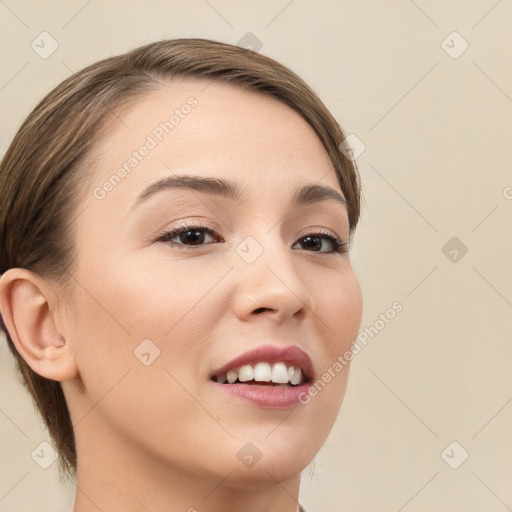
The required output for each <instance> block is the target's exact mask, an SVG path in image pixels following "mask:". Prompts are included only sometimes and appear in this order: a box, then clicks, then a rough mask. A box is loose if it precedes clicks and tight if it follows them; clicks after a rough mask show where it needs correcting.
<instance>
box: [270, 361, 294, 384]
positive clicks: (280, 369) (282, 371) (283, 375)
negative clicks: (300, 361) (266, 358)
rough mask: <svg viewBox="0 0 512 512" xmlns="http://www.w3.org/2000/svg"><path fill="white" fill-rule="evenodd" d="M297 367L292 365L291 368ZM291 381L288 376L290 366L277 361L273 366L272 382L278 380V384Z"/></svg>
mask: <svg viewBox="0 0 512 512" xmlns="http://www.w3.org/2000/svg"><path fill="white" fill-rule="evenodd" d="M292 368H293V369H294V370H295V368H294V367H293V366H290V369H292ZM288 381H289V378H288V368H286V365H285V364H284V363H275V364H274V366H273V367H272V382H276V383H278V384H287V383H288Z"/></svg>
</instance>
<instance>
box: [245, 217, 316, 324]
mask: <svg viewBox="0 0 512 512" xmlns="http://www.w3.org/2000/svg"><path fill="white" fill-rule="evenodd" d="M251 233H252V234H250V235H247V236H246V237H245V238H244V239H243V240H242V242H241V243H240V244H239V245H238V246H237V247H236V248H235V252H236V258H237V260H238V261H236V264H235V268H236V271H237V274H238V276H239V283H238V295H237V300H236V310H237V313H238V314H239V315H242V316H243V315H250V314H251V313H253V312H256V313H258V312H260V311H261V310H262V308H265V309H271V310H276V312H277V315H278V316H280V317H285V316H292V315H294V314H296V313H297V312H299V311H303V312H304V311H305V310H307V309H310V308H311V307H312V297H311V295H310V292H309V290H308V288H307V285H306V283H305V282H304V280H303V279H301V275H300V274H299V273H298V271H297V265H296V264H295V263H294V255H293V251H295V250H296V249H292V248H291V246H290V245H287V244H286V243H285V242H284V241H283V240H282V238H281V235H280V233H279V229H278V228H277V227H275V228H274V229H270V230H269V229H268V228H267V229H263V228H260V229H258V230H256V229H253V230H252V232H251Z"/></svg>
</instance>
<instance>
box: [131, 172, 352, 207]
mask: <svg viewBox="0 0 512 512" xmlns="http://www.w3.org/2000/svg"><path fill="white" fill-rule="evenodd" d="M170 189H185V190H193V191H197V192H203V193H205V194H209V195H212V196H219V197H223V198H227V199H231V200H233V201H236V202H239V203H241V202H243V201H245V200H246V196H245V195H244V192H245V189H244V188H243V187H242V186H240V184H239V183H237V182H236V181H231V180H226V179H221V178H209V177H202V176H190V175H180V176H178V175H174V176H166V177H165V178H162V179H160V180H158V181H156V182H154V183H152V184H150V185H149V186H148V187H146V188H145V189H144V190H143V191H142V193H141V194H140V195H139V196H138V197H137V199H136V201H135V202H134V204H133V206H132V208H131V209H132V210H133V209H134V208H136V207H137V206H139V205H141V204H142V203H144V202H145V201H147V200H148V199H149V198H150V197H151V196H153V195H155V194H156V193H157V192H160V191H162V190H170ZM332 200H334V201H336V202H337V203H339V204H342V205H343V206H345V207H346V206H347V202H346V200H345V198H344V197H343V196H342V195H341V194H340V193H339V192H337V191H336V190H335V189H333V188H331V187H326V186H324V185H316V184H310V185H303V186H302V187H298V188H297V189H295V191H294V192H293V194H292V198H291V201H290V203H291V206H292V207H297V206H304V205H310V204H315V203H319V202H322V201H332Z"/></svg>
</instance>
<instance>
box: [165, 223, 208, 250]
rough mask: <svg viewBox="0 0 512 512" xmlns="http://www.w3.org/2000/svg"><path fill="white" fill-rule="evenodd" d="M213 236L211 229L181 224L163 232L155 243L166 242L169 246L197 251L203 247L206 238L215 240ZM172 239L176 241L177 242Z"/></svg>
mask: <svg viewBox="0 0 512 512" xmlns="http://www.w3.org/2000/svg"><path fill="white" fill-rule="evenodd" d="M215 234H216V232H215V231H214V230H213V229H210V228H208V227H206V226H200V225H193V224H183V225H180V226H177V227H175V228H173V229H171V230H169V231H164V232H163V233H161V234H160V236H159V237H158V238H157V241H158V242H167V243H169V244H171V245H184V246H185V248H186V249H188V250H190V249H192V250H193V249H198V248H199V247H200V246H201V245H205V244H204V242H205V239H207V238H208V237H211V238H214V239H215V237H214V235H215ZM174 239H177V241H175V240H174ZM217 240H218V237H217ZM188 244H191V245H188Z"/></svg>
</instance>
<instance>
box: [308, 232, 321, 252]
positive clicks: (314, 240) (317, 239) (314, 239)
mask: <svg viewBox="0 0 512 512" xmlns="http://www.w3.org/2000/svg"><path fill="white" fill-rule="evenodd" d="M304 240H307V242H306V245H307V246H308V247H313V246H314V245H315V244H317V245H318V241H319V238H316V237H313V236H307V237H306V238H304ZM311 241H313V243H311ZM315 250H316V251H319V250H320V247H317V248H316V249H315Z"/></svg>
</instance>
